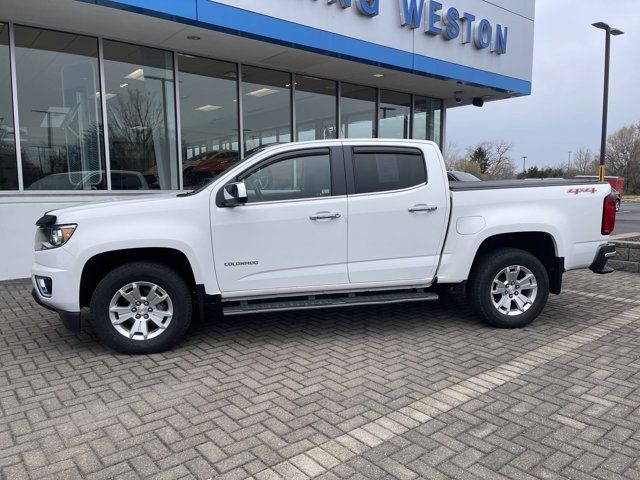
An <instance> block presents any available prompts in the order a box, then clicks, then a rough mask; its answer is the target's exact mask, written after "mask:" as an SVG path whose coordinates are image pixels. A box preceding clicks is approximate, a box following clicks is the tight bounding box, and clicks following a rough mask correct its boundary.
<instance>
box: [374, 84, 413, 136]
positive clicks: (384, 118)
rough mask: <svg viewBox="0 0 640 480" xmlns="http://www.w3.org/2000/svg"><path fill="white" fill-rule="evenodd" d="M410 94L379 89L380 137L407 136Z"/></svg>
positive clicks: (409, 116) (409, 117)
mask: <svg viewBox="0 0 640 480" xmlns="http://www.w3.org/2000/svg"><path fill="white" fill-rule="evenodd" d="M410 119H411V95H410V94H408V93H400V92H392V91H390V90H380V133H379V134H378V137H380V138H409V136H410V135H409V133H410V132H409V124H410Z"/></svg>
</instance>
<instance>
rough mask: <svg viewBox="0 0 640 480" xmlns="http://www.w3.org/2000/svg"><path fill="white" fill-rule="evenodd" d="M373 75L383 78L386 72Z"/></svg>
mask: <svg viewBox="0 0 640 480" xmlns="http://www.w3.org/2000/svg"><path fill="white" fill-rule="evenodd" d="M373 76H374V77H376V78H382V77H384V74H383V73H374V74H373Z"/></svg>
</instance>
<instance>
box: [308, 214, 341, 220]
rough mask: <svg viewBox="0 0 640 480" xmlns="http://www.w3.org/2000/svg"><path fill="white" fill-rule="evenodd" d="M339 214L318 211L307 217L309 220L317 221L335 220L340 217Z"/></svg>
mask: <svg viewBox="0 0 640 480" xmlns="http://www.w3.org/2000/svg"><path fill="white" fill-rule="evenodd" d="M340 217H341V215H340V214H339V213H338V212H318V213H314V214H313V215H311V216H310V217H309V219H310V220H314V221H319V220H336V219H338V218H340Z"/></svg>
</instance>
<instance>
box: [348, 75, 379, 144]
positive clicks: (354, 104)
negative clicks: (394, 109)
mask: <svg viewBox="0 0 640 480" xmlns="http://www.w3.org/2000/svg"><path fill="white" fill-rule="evenodd" d="M377 93H378V91H377V89H375V88H373V87H365V86H362V85H354V84H352V83H343V84H342V92H341V96H340V108H341V115H342V119H341V122H340V123H341V124H340V136H341V137H342V138H374V137H376V117H377V115H376V103H377V102H376V96H377Z"/></svg>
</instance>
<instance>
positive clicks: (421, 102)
mask: <svg viewBox="0 0 640 480" xmlns="http://www.w3.org/2000/svg"><path fill="white" fill-rule="evenodd" d="M441 119H442V101H440V100H436V99H434V98H429V97H422V96H419V95H416V96H415V98H414V105H413V138H416V139H418V140H433V141H434V142H436V143H437V144H438V145H440V128H441V126H440V125H441V121H442V120H441Z"/></svg>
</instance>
